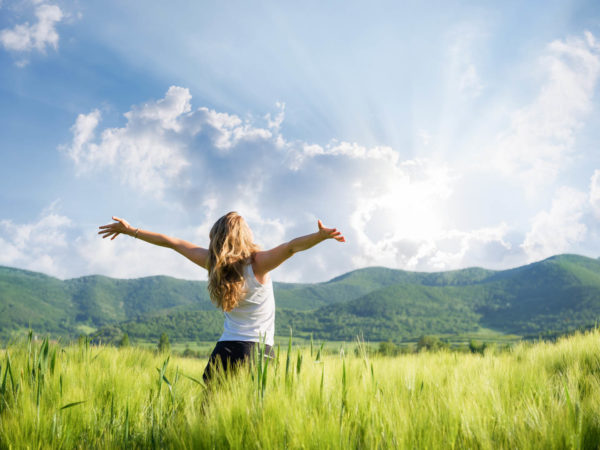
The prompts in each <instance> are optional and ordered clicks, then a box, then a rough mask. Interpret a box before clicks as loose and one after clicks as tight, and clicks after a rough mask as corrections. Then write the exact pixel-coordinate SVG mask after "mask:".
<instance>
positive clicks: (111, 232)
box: [98, 216, 208, 269]
mask: <svg viewBox="0 0 600 450" xmlns="http://www.w3.org/2000/svg"><path fill="white" fill-rule="evenodd" d="M113 220H115V221H116V222H114V223H111V224H108V225H102V226H100V227H99V228H100V231H98V234H100V235H102V239H105V238H107V237H110V240H111V241H112V240H113V239H114V238H116V237H117V236H118V235H119V234H126V235H128V236H133V237H135V238H137V239H140V240H142V241H145V242H148V243H150V244H154V245H158V246H160V247H167V248H171V249H173V250H175V251H176V252H177V253H180V254H182V255H183V256H185V257H186V258H187V259H189V260H190V261H192V262H194V263H196V264H198V265H199V266H201V267H204V268H205V269H206V267H207V262H208V250H207V249H205V248H202V247H199V246H197V245H195V244H192V243H191V242H187V241H184V240H183V239H178V238H174V237H171V236H166V235H164V234H160V233H154V232H152V231H148V230H142V229H140V228H134V227H132V226H131V225H129V223H128V222H127V221H126V220H125V219H120V218H118V217H115V216H113Z"/></svg>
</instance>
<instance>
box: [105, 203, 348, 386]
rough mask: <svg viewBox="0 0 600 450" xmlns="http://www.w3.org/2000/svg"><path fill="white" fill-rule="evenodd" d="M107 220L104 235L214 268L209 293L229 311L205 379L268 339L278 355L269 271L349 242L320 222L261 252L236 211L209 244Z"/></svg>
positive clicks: (268, 349) (210, 272) (219, 224)
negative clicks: (328, 244)
mask: <svg viewBox="0 0 600 450" xmlns="http://www.w3.org/2000/svg"><path fill="white" fill-rule="evenodd" d="M113 220H115V221H116V222H114V223H111V224H108V225H103V226H101V227H99V228H100V231H99V232H98V234H100V235H102V238H107V237H110V238H111V240H113V239H114V238H116V237H117V236H118V235H119V234H127V235H129V236H133V237H135V238H137V239H141V240H143V241H146V242H149V243H150V244H154V245H159V246H161V247H168V248H172V249H173V250H175V251H176V252H178V253H180V254H182V255H183V256H185V257H186V258H188V259H189V260H191V261H192V262H194V263H196V264H198V265H199V266H200V267H203V268H205V269H206V270H208V292H209V294H210V298H211V300H212V301H213V303H214V304H215V305H216V306H217V307H218V308H219V309H221V310H223V312H224V313H225V325H224V332H223V334H222V336H221V338H220V339H219V341H218V342H217V345H216V346H215V349H214V350H213V352H212V354H211V356H210V358H209V360H208V364H207V366H206V369H205V371H204V380H205V381H207V380H209V379H210V378H211V376H212V374H213V370H214V367H215V366H221V367H222V368H223V369H224V370H228V369H229V368H230V367H233V366H235V365H237V364H239V363H241V362H243V361H244V360H248V359H249V358H250V355H251V354H252V351H253V349H254V347H255V346H256V345H257V344H258V343H259V342H261V341H264V343H265V354H267V355H272V352H273V348H272V347H273V337H274V334H275V299H274V296H273V283H272V281H271V277H270V276H269V272H270V271H271V270H273V269H275V268H276V267H278V266H279V265H280V264H281V263H282V262H284V261H285V260H286V259H288V258H289V257H290V256H292V255H293V254H294V253H297V252H300V251H303V250H307V249H309V248H311V247H313V246H314V245H316V244H318V243H320V242H322V241H324V240H326V239H335V240H336V241H338V242H345V239H344V237H343V236H342V233H341V232H340V231H338V230H337V229H335V228H325V227H324V226H323V224H322V223H321V221H320V220H319V221H318V231H316V232H315V233H312V234H308V235H306V236H302V237H298V238H296V239H293V240H291V241H289V242H286V243H284V244H281V245H280V246H278V247H275V248H273V249H271V250H266V251H261V250H260V249H259V247H258V246H257V245H256V244H255V243H254V241H253V238H252V232H251V231H250V228H249V227H248V225H247V224H246V221H245V220H244V219H243V217H242V216H240V215H239V214H238V213H236V212H230V213H227V214H225V215H224V216H223V217H221V218H220V219H219V220H217V221H216V222H215V224H214V225H213V227H212V229H211V230H210V234H209V237H210V243H209V245H208V249H205V248H203V247H198V246H197V245H194V244H191V243H189V242H186V241H183V240H181V239H177V238H172V237H169V236H165V235H163V234H159V233H154V232H151V231H146V230H141V229H139V228H134V227H132V226H131V225H129V223H127V221H125V220H124V219H120V218H118V217H114V216H113Z"/></svg>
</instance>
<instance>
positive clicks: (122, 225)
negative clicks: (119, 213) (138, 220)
mask: <svg viewBox="0 0 600 450" xmlns="http://www.w3.org/2000/svg"><path fill="white" fill-rule="evenodd" d="M113 220H116V222H115V223H110V224H108V225H102V226H100V227H98V228H100V231H98V234H101V235H102V239H104V238H107V237H110V240H111V241H112V240H113V239H114V238H116V237H117V236H118V235H119V234H121V233H123V234H129V235H131V234H133V232H134V231H135V229H134V228H133V227H132V226H131V225H129V222H127V221H126V220H125V219H120V218H118V217H115V216H113ZM111 236H112V237H111Z"/></svg>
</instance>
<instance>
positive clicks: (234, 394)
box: [0, 330, 600, 449]
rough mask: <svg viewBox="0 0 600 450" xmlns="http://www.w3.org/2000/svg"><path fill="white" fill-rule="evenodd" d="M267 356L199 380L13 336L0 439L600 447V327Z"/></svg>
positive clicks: (113, 353) (194, 368)
mask: <svg viewBox="0 0 600 450" xmlns="http://www.w3.org/2000/svg"><path fill="white" fill-rule="evenodd" d="M357 345H358V351H356V352H346V354H343V353H342V354H336V355H326V356H325V355H321V354H320V352H319V351H317V350H316V349H313V348H312V347H309V346H303V347H299V346H294V345H292V344H290V345H289V346H286V347H287V348H283V349H281V351H280V352H279V354H278V357H277V358H276V359H275V360H271V361H266V360H265V362H264V363H263V362H262V361H263V360H262V359H260V356H258V357H257V362H256V363H255V364H254V365H253V366H252V367H247V368H246V369H245V370H242V371H241V372H239V373H238V374H237V375H236V376H232V377H228V378H226V379H221V380H219V381H218V382H215V383H212V384H211V386H209V387H206V386H204V385H203V384H202V382H201V376H202V371H203V369H204V366H205V364H206V360H202V359H194V358H180V357H175V356H171V355H167V354H158V353H156V352H153V351H151V350H145V349H141V348H137V347H129V348H123V349H118V348H114V347H103V346H90V345H89V344H88V343H87V342H83V343H81V344H79V345H67V346H61V345H59V344H56V343H49V342H48V341H47V340H43V341H41V342H35V341H31V339H29V340H25V341H23V342H20V343H13V344H10V345H8V346H7V348H5V349H4V350H2V351H1V353H0V356H1V359H0V361H1V362H0V447H1V448H251V449H254V448H256V449H258V448H261V449H269V448H273V449H281V448H319V449H322V448H428V449H437V448H440V449H441V448H443V449H447V448H482V449H497V448H507V449H509V448H510V449H514V448H519V449H528V448H539V449H552V448H556V449H563V448H586V449H588V448H600V330H593V331H590V332H587V333H585V334H576V335H573V336H570V337H566V338H563V339H561V340H559V341H557V342H556V343H544V342H539V343H535V344H526V343H520V344H517V345H516V346H514V347H513V348H512V349H511V350H509V351H495V350H494V349H493V348H492V349H488V350H486V352H485V354H483V355H479V354H464V353H454V352H450V351H441V352H436V353H419V354H409V355H400V356H397V357H384V356H372V355H369V354H368V353H367V352H366V348H367V347H365V346H364V345H362V346H361V345H360V343H358V344H357Z"/></svg>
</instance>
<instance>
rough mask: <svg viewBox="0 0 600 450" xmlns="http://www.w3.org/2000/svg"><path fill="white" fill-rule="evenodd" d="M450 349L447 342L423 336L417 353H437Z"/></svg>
mask: <svg viewBox="0 0 600 450" xmlns="http://www.w3.org/2000/svg"><path fill="white" fill-rule="evenodd" d="M445 348H449V345H448V343H447V342H444V341H442V340H441V339H440V338H438V337H435V336H421V337H420V338H419V341H418V342H417V351H418V352H420V351H423V350H427V351H435V350H441V349H445Z"/></svg>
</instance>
